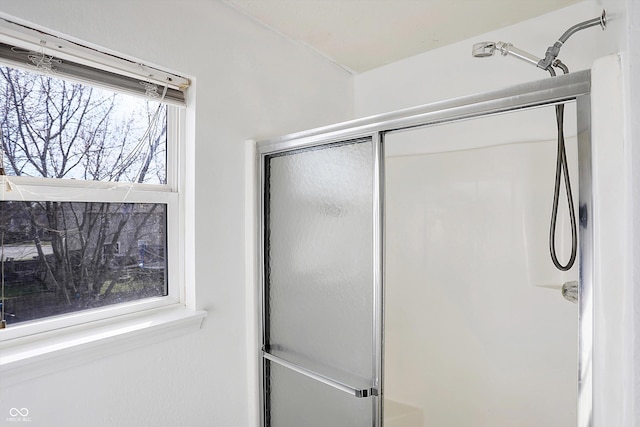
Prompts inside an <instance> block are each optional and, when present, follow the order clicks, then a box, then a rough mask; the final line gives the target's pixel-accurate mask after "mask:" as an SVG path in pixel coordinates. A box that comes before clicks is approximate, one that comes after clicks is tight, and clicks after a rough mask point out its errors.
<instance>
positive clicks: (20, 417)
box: [5, 408, 31, 423]
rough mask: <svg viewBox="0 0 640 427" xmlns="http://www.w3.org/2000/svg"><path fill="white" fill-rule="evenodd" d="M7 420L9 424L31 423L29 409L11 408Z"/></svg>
mask: <svg viewBox="0 0 640 427" xmlns="http://www.w3.org/2000/svg"><path fill="white" fill-rule="evenodd" d="M5 420H6V421H7V422H9V423H30V422H31V417H30V416H29V409H28V408H11V409H9V416H8V417H7V418H6V419H5Z"/></svg>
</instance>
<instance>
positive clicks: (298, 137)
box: [257, 70, 594, 427]
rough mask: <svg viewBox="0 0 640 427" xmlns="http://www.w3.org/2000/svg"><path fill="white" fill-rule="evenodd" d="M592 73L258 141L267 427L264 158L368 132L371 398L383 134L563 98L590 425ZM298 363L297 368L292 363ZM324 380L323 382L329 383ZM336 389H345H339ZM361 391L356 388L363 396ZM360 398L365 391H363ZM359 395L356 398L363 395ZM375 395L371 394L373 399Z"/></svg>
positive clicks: (581, 395)
mask: <svg viewBox="0 0 640 427" xmlns="http://www.w3.org/2000/svg"><path fill="white" fill-rule="evenodd" d="M590 92H591V72H590V71H589V70H585V71H578V72H574V73H570V74H566V75H563V76H558V77H554V78H547V79H544V80H540V81H535V82H530V83H525V84H520V85H516V86H512V87H509V88H506V89H501V90H497V91H492V92H486V93H482V94H477V95H470V96H465V97H460V98H454V99H450V100H446V101H441V102H435V103H432V104H427V105H422V106H418V107H413V108H408V109H404V110H399V111H394V112H390V113H385V114H380V115H375V116H371V117H367V118H362V119H357V120H352V121H348V122H343V123H338V124H334V125H329V126H324V127H320V128H316V129H312V130H307V131H303V132H298V133H294V134H290V135H286V136H282V137H278V138H273V139H269V140H265V141H260V142H258V144H257V157H258V159H257V160H258V164H257V165H258V169H259V171H258V179H259V183H258V189H259V191H258V206H259V227H258V233H259V235H258V260H259V268H258V286H259V288H260V289H259V298H260V303H259V308H260V316H259V318H260V329H261V333H260V342H259V343H258V346H259V347H258V348H259V349H261V351H260V352H259V353H260V372H259V375H260V390H261V392H260V410H261V425H262V426H263V427H264V425H265V401H266V399H265V395H264V394H265V384H264V365H265V360H272V358H270V357H269V356H268V355H265V353H264V352H263V351H262V350H263V349H264V345H265V321H266V318H265V314H266V313H265V310H264V302H265V295H264V292H263V291H264V289H265V274H264V271H265V270H264V269H265V255H266V254H265V251H264V247H265V246H264V245H265V230H266V224H265V209H264V202H265V197H264V195H265V189H266V187H265V185H266V183H265V161H266V159H267V157H268V156H270V155H273V154H276V153H282V152H287V151H292V150H298V149H303V148H310V147H314V146H320V145H327V144H331V143H335V142H339V141H344V140H347V139H355V138H361V137H372V138H373V144H374V159H373V162H374V164H373V167H374V182H373V183H372V185H373V189H374V206H373V207H372V208H373V219H374V229H373V230H372V233H373V237H374V239H373V242H374V250H373V253H372V256H373V257H374V264H373V265H374V269H375V271H374V283H373V284H372V286H373V293H374V313H373V315H374V331H373V333H374V334H375V339H374V343H375V345H376V348H375V349H373V352H374V357H375V362H374V367H375V369H374V370H375V372H374V373H373V379H374V381H373V384H372V389H371V390H370V393H372V394H373V395H374V396H375V395H376V394H377V391H378V390H382V384H383V372H382V369H383V354H382V351H383V349H382V343H383V333H384V326H383V321H384V303H383V277H384V259H383V257H384V240H383V237H384V228H383V227H384V188H383V183H384V154H383V150H384V135H385V134H386V133H387V132H391V131H396V130H403V129H409V128H413V127H422V126H430V125H435V124H442V123H447V122H454V121H458V120H463V119H469V118H474V117H481V116H486V115H492V114H498V113H504V112H509V111H514V110H520V109H525V108H530V107H536V106H543V105H551V104H555V103H560V102H567V101H573V100H575V101H576V104H577V125H578V169H579V172H578V173H579V187H580V188H579V197H578V199H579V244H580V258H579V262H580V280H579V315H578V316H579V319H578V321H579V358H578V359H579V361H578V369H579V372H578V427H590V426H591V425H592V414H593V396H592V381H593V376H592V369H593V367H592V354H593V330H594V327H593V243H594V240H593V222H594V221H593V196H592V170H591V169H592V150H591V113H590V111H591V109H590V107H591V101H590ZM290 368H300V367H290ZM305 371H306V370H305V369H304V368H300V369H298V372H299V373H302V374H304V375H307V376H310V377H312V378H314V373H313V372H308V371H306V372H305ZM314 379H316V380H320V381H322V382H324V383H325V384H328V385H330V386H333V387H335V388H339V389H341V390H342V391H346V392H349V393H354V395H356V396H357V395H358V392H359V390H354V389H353V388H352V387H349V386H348V385H344V384H339V383H336V382H332V381H331V380H329V379H326V378H322V377H321V376H320V377H318V376H317V375H316V376H315V378H314ZM327 380H328V381H327ZM341 386H343V387H342V388H341ZM362 392H363V391H362V390H360V393H361V394H362ZM364 394H365V396H366V394H367V392H366V391H365V392H364ZM365 396H360V397H365ZM374 398H376V397H374ZM376 402H377V403H374V408H375V409H374V411H375V414H374V415H375V416H374V426H373V427H378V426H380V425H381V419H382V396H379V397H377V398H376Z"/></svg>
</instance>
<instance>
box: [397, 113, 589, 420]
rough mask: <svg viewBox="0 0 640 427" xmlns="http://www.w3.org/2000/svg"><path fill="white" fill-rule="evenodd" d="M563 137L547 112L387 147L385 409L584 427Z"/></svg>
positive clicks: (429, 131) (470, 124)
mask: <svg viewBox="0 0 640 427" xmlns="http://www.w3.org/2000/svg"><path fill="white" fill-rule="evenodd" d="M568 110H569V111H568V116H569V117H575V109H574V108H573V107H571V108H568ZM544 115H547V116H548V120H547V121H546V126H544V124H545V122H541V123H542V124H543V126H541V127H539V128H537V127H536V129H538V133H537V134H536V133H535V129H531V131H529V132H528V131H527V127H528V125H529V124H531V123H539V119H540V118H541V117H543V116H544ZM570 125H573V126H574V127H573V129H575V122H574V121H573V120H568V124H567V129H569V126H570ZM491 129H493V131H491ZM554 130H555V125H554V115H553V109H552V107H546V108H544V109H539V110H536V111H524V112H516V113H511V114H508V115H503V116H497V117H493V118H481V119H476V120H472V121H467V122H460V123H453V124H447V125H443V126H438V127H433V128H425V129H420V130H412V131H407V132H403V133H398V134H390V135H387V137H386V138H385V144H386V146H385V149H386V152H387V159H386V164H385V174H386V179H385V185H386V188H385V192H386V195H385V196H386V212H385V217H386V253H385V255H386V260H385V268H386V272H385V399H387V401H389V400H390V401H392V402H393V404H395V403H396V402H398V403H401V404H403V405H408V406H409V407H413V408H416V410H418V411H422V414H423V417H422V422H423V424H417V423H414V424H411V426H418V425H420V426H425V427H427V426H461V425H473V426H496V425H509V426H531V427H533V426H540V425H575V423H576V408H577V400H576V399H577V345H578V342H577V338H578V336H577V327H578V318H577V306H576V305H574V304H571V303H569V302H568V301H566V300H564V299H563V298H562V296H561V293H560V291H559V287H560V285H561V283H562V282H564V281H567V280H571V279H574V280H575V278H576V277H577V272H576V271H577V268H576V267H574V268H573V269H572V270H571V271H570V272H567V273H560V272H557V270H555V268H554V267H553V265H552V264H551V261H550V258H549V254H548V249H547V239H548V227H549V218H550V212H551V200H552V190H553V174H554V167H555V140H554V139H553V138H552V137H553V134H554ZM445 135H449V136H448V138H447V139H446V142H447V144H448V146H450V147H452V148H453V151H451V150H447V149H446V146H447V144H444V143H442V141H443V140H442V138H443V137H444V136H445ZM549 136H551V137H550V138H547V137H549ZM567 144H568V149H569V152H568V156H569V159H570V168H571V172H572V175H573V177H574V179H573V184H574V190H575V191H576V192H577V190H578V189H577V179H576V176H577V171H576V168H577V166H576V139H575V138H574V137H570V138H568V139H567ZM420 147H422V151H421V150H420ZM574 196H575V195H574ZM574 199H575V197H574ZM562 201H563V203H565V204H566V202H564V200H563V199H562ZM561 206H562V207H563V209H561V212H560V220H559V221H560V227H559V228H560V234H561V235H562V238H560V241H563V242H565V245H564V250H563V251H561V252H560V259H561V260H562V261H564V260H566V259H567V258H568V244H566V242H568V239H567V237H568V228H567V226H568V222H567V221H566V208H564V205H561ZM560 234H559V235H560ZM546 286H552V287H546ZM414 417H415V415H414ZM399 425H400V424H399ZM401 425H404V424H401Z"/></svg>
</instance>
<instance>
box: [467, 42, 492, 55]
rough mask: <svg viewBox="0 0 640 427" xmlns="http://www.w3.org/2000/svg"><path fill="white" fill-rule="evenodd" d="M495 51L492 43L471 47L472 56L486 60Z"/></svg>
mask: <svg viewBox="0 0 640 427" xmlns="http://www.w3.org/2000/svg"><path fill="white" fill-rule="evenodd" d="M495 51H496V44H495V43H494V42H480V43H475V44H474V45H473V52H472V54H473V56H474V57H475V58H486V57H487V56H491V55H493V53H494V52H495Z"/></svg>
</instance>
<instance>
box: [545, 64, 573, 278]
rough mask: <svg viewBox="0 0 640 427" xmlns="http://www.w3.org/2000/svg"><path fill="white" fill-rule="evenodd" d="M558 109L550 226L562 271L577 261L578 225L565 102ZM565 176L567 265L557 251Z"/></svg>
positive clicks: (554, 254)
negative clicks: (566, 137)
mask: <svg viewBox="0 0 640 427" xmlns="http://www.w3.org/2000/svg"><path fill="white" fill-rule="evenodd" d="M553 66H555V67H558V68H560V69H561V70H562V72H563V73H564V74H567V73H568V72H569V69H568V68H567V66H566V65H564V64H563V63H562V62H560V61H559V60H556V61H555V62H554V63H553ZM547 71H549V73H550V74H551V76H555V75H556V73H555V71H554V70H553V68H552V67H551V66H550V67H549V68H547ZM555 110H556V124H557V127H558V153H557V157H556V176H555V184H554V190H553V207H552V209H551V224H550V226H549V252H550V254H551V260H552V261H553V265H555V266H556V268H557V269H559V270H562V271H567V270H569V269H570V268H571V267H572V266H573V264H574V263H575V261H576V256H577V253H578V227H577V224H576V214H575V209H574V206H573V194H572V192H571V180H570V179H569V165H568V162H567V151H566V148H565V143H564V104H558V105H556V106H555ZM562 178H564V188H565V192H566V193H567V204H568V206H569V218H570V220H571V256H570V257H569V261H567V263H566V264H565V265H562V264H561V263H560V261H559V260H558V254H557V252H556V225H557V220H558V204H559V199H560V181H561V180H562Z"/></svg>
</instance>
